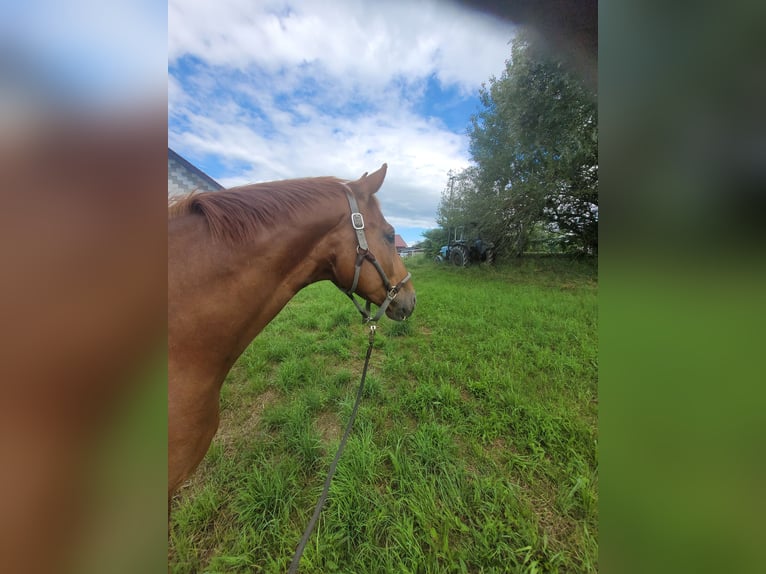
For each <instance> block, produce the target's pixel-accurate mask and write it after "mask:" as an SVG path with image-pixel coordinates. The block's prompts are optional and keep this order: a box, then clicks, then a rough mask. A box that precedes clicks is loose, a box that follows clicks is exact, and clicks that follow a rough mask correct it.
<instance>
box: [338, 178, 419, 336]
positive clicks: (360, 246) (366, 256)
mask: <svg viewBox="0 0 766 574" xmlns="http://www.w3.org/2000/svg"><path fill="white" fill-rule="evenodd" d="M343 187H344V188H345V190H346V197H347V198H348V205H349V207H350V208H351V226H352V227H353V228H354V231H355V232H356V241H357V246H356V263H355V264H354V281H353V283H352V284H351V287H350V288H349V289H348V290H345V289H343V288H341V291H343V292H344V293H345V294H346V295H348V297H349V299H351V301H352V302H353V303H354V305H355V306H356V308H357V310H358V311H359V312H360V313H361V314H362V322H363V323H369V322H376V321H377V320H378V319H380V318H381V317H382V316H383V313H385V312H386V309H388V306H389V305H390V304H391V301H393V300H394V299H396V296H397V295H398V294H399V290H400V289H401V288H402V287H403V286H404V284H405V283H407V281H409V280H410V277H411V274H410V273H407V275H406V276H405V277H404V279H402V280H401V281H399V283H397V284H396V285H394V286H391V282H390V281H389V280H388V276H387V275H386V272H385V271H383V268H382V267H381V266H380V263H378V260H377V259H375V256H374V255H373V254H372V253H371V252H370V249H369V245H368V244H367V237H366V236H365V234H364V217H363V216H362V214H361V213H360V211H359V205H358V204H357V202H356V198H355V197H354V194H353V193H352V192H351V190H350V189H349V187H348V186H347V185H346V184H345V183H344V184H343ZM365 260H367V261H369V262H370V263H372V265H373V267H375V269H376V270H377V271H378V275H380V278H381V279H382V280H383V285H384V286H385V287H386V291H388V294H387V295H386V300H385V301H383V303H381V305H380V307H379V308H378V312H377V313H375V316H374V317H373V316H371V315H370V306H371V303H370V301H369V300H368V301H367V304H366V305H365V306H364V307H362V306H361V305H360V304H359V302H358V301H357V300H356V299H355V298H354V291H356V287H357V284H358V283H359V274H360V272H361V270H362V263H364V261H365Z"/></svg>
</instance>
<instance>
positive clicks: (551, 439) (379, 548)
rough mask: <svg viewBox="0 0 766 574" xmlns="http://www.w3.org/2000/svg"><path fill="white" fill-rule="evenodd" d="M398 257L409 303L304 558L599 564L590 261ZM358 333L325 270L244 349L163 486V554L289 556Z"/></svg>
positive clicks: (311, 499)
mask: <svg viewBox="0 0 766 574" xmlns="http://www.w3.org/2000/svg"><path fill="white" fill-rule="evenodd" d="M406 263H407V266H408V268H409V270H410V271H411V272H412V276H413V283H414V285H415V287H416V289H417V293H418V306H417V309H416V310H415V313H414V315H413V316H412V317H411V318H410V319H408V320H407V321H405V322H402V323H394V322H392V321H390V320H388V319H384V320H382V321H381V325H380V328H379V329H378V334H377V337H376V343H375V349H374V351H373V355H372V361H371V366H370V372H369V374H368V378H367V388H366V391H365V396H364V399H363V401H362V406H361V408H360V410H359V414H358V417H357V419H356V423H355V425H354V430H353V432H352V435H351V437H350V439H349V442H348V445H347V447H346V451H345V453H344V455H343V458H342V459H341V461H340V464H339V466H338V470H337V473H336V475H335V479H334V481H333V483H332V487H331V490H330V498H329V499H328V502H327V505H326V506H325V509H324V511H323V513H322V517H321V518H320V521H319V524H318V526H317V529H316V530H315V532H314V535H313V536H312V538H311V540H310V541H309V544H308V546H307V547H306V551H305V553H304V555H303V560H302V562H301V569H300V571H301V572H302V573H311V572H313V573H320V572H321V573H325V572H349V573H368V572H370V573H372V572H394V573H407V572H413V573H414V572H419V573H420V572H422V573H427V572H487V573H488V572H594V571H597V569H598V520H597V519H598V433H597V416H598V394H597V372H598V371H597V306H596V294H597V279H596V275H597V273H596V266H595V263H594V262H593V261H577V260H571V259H557V258H532V259H523V260H520V261H519V262H517V263H512V264H508V265H506V266H502V267H491V268H487V267H483V266H482V267H475V268H468V269H457V268H454V267H447V266H436V265H435V264H433V263H432V262H430V261H428V260H426V259H422V258H421V259H417V258H412V259H408V260H406ZM367 334H368V330H367V328H366V327H363V326H362V325H360V324H359V315H358V313H357V311H356V310H355V309H354V308H353V306H352V305H351V303H350V302H349V301H348V300H347V299H346V298H345V296H343V295H342V294H341V293H340V292H339V291H338V290H337V289H336V288H335V287H334V286H333V285H331V284H329V283H320V284H315V285H312V286H310V287H308V288H306V289H304V290H303V291H302V292H301V293H299V294H298V296H297V297H296V298H295V299H294V300H293V301H291V302H290V304H289V305H288V306H287V307H286V308H285V310H284V311H283V312H282V313H281V314H280V315H279V316H278V317H277V318H276V319H275V320H274V321H273V322H272V323H271V324H270V325H269V326H268V327H267V329H266V330H265V331H264V332H263V333H262V334H261V335H259V337H258V338H257V339H256V340H255V342H254V343H253V344H252V345H251V346H250V347H249V348H248V349H247V351H246V352H245V353H244V354H243V355H242V357H240V359H239V361H238V362H237V364H236V365H235V367H234V368H233V369H232V371H231V372H230V373H229V375H228V378H227V381H226V382H225V383H224V386H223V390H222V395H221V419H222V421H221V427H220V429H219V431H218V434H217V435H216V438H215V439H214V441H213V445H212V447H211V449H210V452H209V453H208V455H207V457H206V459H205V460H204V461H203V463H202V464H201V465H200V468H199V470H198V472H197V474H196V475H195V476H194V477H193V479H192V481H191V483H190V484H189V485H187V486H186V487H184V488H183V489H182V490H181V492H180V494H179V495H178V496H177V497H176V499H175V500H174V503H173V513H172V517H171V523H170V537H169V545H170V546H169V552H168V559H169V571H171V572H174V573H186V572H273V573H277V572H279V573H283V572H286V570H287V566H288V565H289V563H290V560H291V558H292V554H293V552H294V550H295V546H296V545H297V543H298V540H299V539H300V536H301V534H302V532H303V529H304V527H305V525H306V524H307V523H308V520H309V518H310V516H311V513H312V511H313V509H314V504H315V503H316V500H317V498H318V496H319V494H320V492H321V488H322V484H323V482H324V479H325V476H326V472H327V467H328V465H329V463H330V461H331V460H332V457H333V456H334V454H335V449H336V447H337V445H338V442H339V440H340V436H341V435H342V433H343V428H344V426H345V423H346V420H347V419H348V416H349V414H350V411H351V408H352V406H353V401H354V398H355V393H356V388H357V384H358V381H359V376H360V375H361V369H362V363H363V359H364V354H365V351H366V346H367Z"/></svg>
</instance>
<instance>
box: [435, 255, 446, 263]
mask: <svg viewBox="0 0 766 574" xmlns="http://www.w3.org/2000/svg"><path fill="white" fill-rule="evenodd" d="M442 261H444V259H442V256H441V255H437V256H436V257H434V263H441V262H442Z"/></svg>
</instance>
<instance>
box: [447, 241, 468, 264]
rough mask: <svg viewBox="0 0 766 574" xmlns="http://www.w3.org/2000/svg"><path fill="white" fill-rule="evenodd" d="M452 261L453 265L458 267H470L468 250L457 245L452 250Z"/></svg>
mask: <svg viewBox="0 0 766 574" xmlns="http://www.w3.org/2000/svg"><path fill="white" fill-rule="evenodd" d="M450 260H451V261H452V264H453V265H456V266H458V267H465V266H466V265H468V263H469V261H468V250H467V249H466V248H465V247H463V246H462V245H456V246H455V247H453V248H452V253H451V254H450Z"/></svg>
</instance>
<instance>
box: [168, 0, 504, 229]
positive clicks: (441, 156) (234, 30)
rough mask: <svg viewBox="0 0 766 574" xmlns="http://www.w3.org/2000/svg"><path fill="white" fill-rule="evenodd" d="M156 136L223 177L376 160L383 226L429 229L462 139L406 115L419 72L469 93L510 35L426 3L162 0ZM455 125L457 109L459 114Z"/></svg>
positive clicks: (295, 173)
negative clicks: (161, 129)
mask: <svg viewBox="0 0 766 574" xmlns="http://www.w3.org/2000/svg"><path fill="white" fill-rule="evenodd" d="M168 10H169V12H168V13H169V37H168V45H169V58H170V66H171V76H172V77H171V78H170V79H169V82H168V98H169V113H170V129H169V134H168V137H169V145H170V146H171V147H173V148H174V149H176V150H177V151H179V152H181V153H182V154H183V153H186V154H190V155H191V156H192V157H191V158H190V159H194V157H195V156H196V157H199V158H205V157H214V158H216V160H217V163H218V164H220V165H223V166H225V169H224V170H223V172H224V173H223V174H215V173H214V174H211V175H214V177H217V179H219V181H220V182H221V183H222V184H224V185H226V186H231V185H239V184H243V183H247V182H254V181H266V180H273V179H283V178H289V177H301V176H310V175H335V176H338V177H345V178H349V179H355V178H356V177H358V176H359V175H361V174H362V173H363V172H365V171H373V170H375V169H377V168H378V167H380V165H381V164H382V163H383V162H387V163H388V165H389V170H388V175H387V177H386V182H385V184H384V188H383V190H382V191H381V195H380V197H379V199H380V201H381V204H382V206H383V209H384V213H385V214H386V216H387V218H388V219H389V221H391V223H392V224H393V225H396V226H407V227H420V228H425V227H432V226H433V225H435V221H434V217H435V213H436V206H437V205H438V202H439V198H440V195H441V191H442V189H443V187H444V185H445V182H446V174H447V172H448V171H449V170H450V169H455V170H457V169H461V168H462V167H465V166H466V165H467V164H468V157H469V155H468V149H467V146H468V142H467V138H466V136H465V135H464V133H462V128H461V132H460V133H455V132H453V131H450V129H449V128H448V127H447V125H446V124H445V123H444V122H443V121H441V120H440V119H439V118H438V117H424V116H423V115H420V114H419V113H418V109H419V107H418V106H419V104H420V103H421V102H422V98H423V95H424V92H425V89H426V82H427V80H428V78H429V77H435V78H437V79H438V80H439V81H440V82H441V83H442V84H443V85H444V86H447V85H452V86H455V87H457V88H458V90H459V92H460V93H463V94H465V95H469V94H471V93H475V92H476V90H477V89H478V86H479V85H480V83H481V82H483V81H486V80H487V78H488V77H489V76H490V75H493V74H495V75H497V74H499V73H500V71H501V70H502V69H503V66H504V60H505V58H507V56H508V53H509V47H508V46H507V42H508V40H509V39H510V36H511V34H512V33H513V30H512V29H511V28H510V27H509V26H508V25H507V24H505V23H498V22H495V21H493V20H491V19H488V18H484V17H481V16H478V15H475V14H471V13H466V12H465V11H462V10H459V9H458V8H456V7H454V6H453V5H451V4H448V3H444V2H439V3H436V2H434V1H431V0H429V1H424V2H409V1H387V2H362V1H353V0H335V1H333V2H310V1H307V2H299V3H292V4H290V5H289V7H288V4H287V3H285V2H252V1H251V0H225V1H223V0H222V1H219V2H215V3H213V2H189V1H188V0H170V2H169V4H168ZM466 122H467V118H466Z"/></svg>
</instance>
